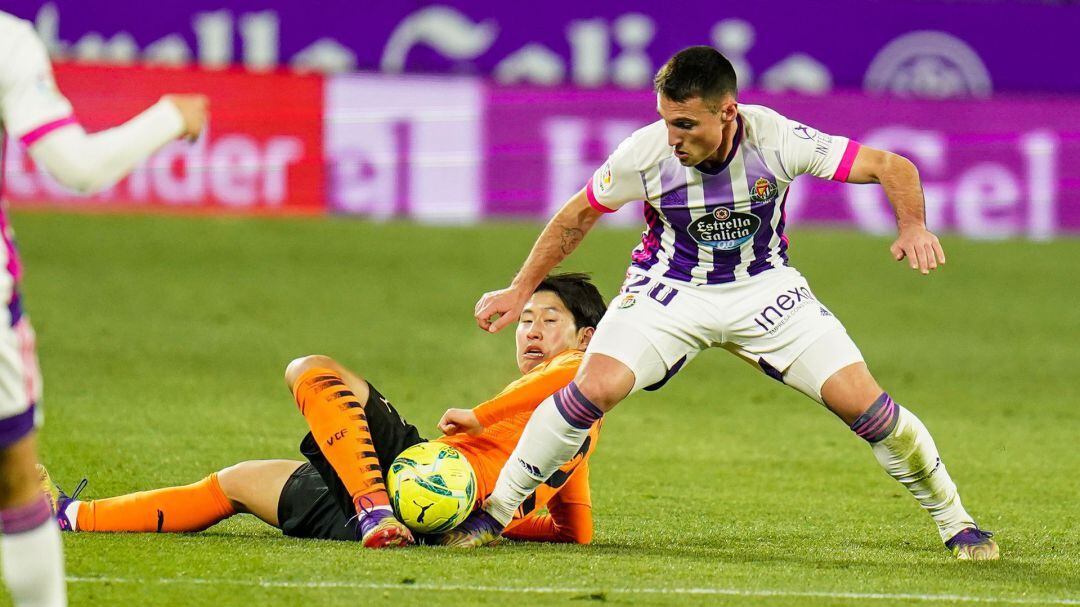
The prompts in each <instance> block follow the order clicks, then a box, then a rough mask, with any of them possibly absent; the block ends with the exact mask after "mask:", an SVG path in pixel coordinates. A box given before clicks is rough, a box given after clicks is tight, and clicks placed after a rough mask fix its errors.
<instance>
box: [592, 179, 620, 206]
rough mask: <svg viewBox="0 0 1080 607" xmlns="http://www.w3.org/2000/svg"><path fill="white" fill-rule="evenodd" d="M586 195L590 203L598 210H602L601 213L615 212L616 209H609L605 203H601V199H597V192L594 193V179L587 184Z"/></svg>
mask: <svg viewBox="0 0 1080 607" xmlns="http://www.w3.org/2000/svg"><path fill="white" fill-rule="evenodd" d="M585 197H586V198H588V199H589V205H590V206H591V207H592V208H594V209H596V210H597V211H600V212H601V213H614V212H615V209H609V208H607V207H605V206H604V205H602V204H600V201H599V200H597V199H596V194H593V191H592V179H590V180H589V183H586V184H585Z"/></svg>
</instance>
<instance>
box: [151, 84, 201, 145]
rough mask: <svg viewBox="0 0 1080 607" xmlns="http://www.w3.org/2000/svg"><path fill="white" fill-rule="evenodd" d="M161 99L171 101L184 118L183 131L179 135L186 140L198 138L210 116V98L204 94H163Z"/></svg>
mask: <svg viewBox="0 0 1080 607" xmlns="http://www.w3.org/2000/svg"><path fill="white" fill-rule="evenodd" d="M162 99H165V100H166V101H170V102H172V104H173V105H175V106H176V109H178V110H180V115H181V116H183V118H184V131H183V132H182V133H180V136H181V137H183V138H185V139H187V140H188V141H195V140H196V139H198V138H199V134H200V133H202V131H203V129H204V128H206V122H207V120H208V119H209V116H210V111H209V110H210V100H209V99H207V97H206V95H165V96H164V97H162Z"/></svg>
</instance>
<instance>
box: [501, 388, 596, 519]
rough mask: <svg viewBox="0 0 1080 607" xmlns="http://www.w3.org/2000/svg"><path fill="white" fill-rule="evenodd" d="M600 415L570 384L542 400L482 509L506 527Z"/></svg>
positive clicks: (564, 459)
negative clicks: (523, 503)
mask: <svg viewBox="0 0 1080 607" xmlns="http://www.w3.org/2000/svg"><path fill="white" fill-rule="evenodd" d="M601 415H603V412H602V411H600V409H599V408H597V407H596V406H595V405H593V404H592V403H591V402H589V401H588V399H586V398H585V397H584V396H583V395H582V394H581V391H580V390H578V388H577V386H576V385H575V384H574V383H573V382H571V383H570V385H568V386H567V387H565V388H563V389H562V390H559V391H558V392H556V393H555V394H553V395H551V396H549V397H547V398H545V399H544V402H542V403H540V406H538V407H537V408H536V410H535V411H533V414H532V417H531V418H530V419H529V423H528V424H526V425H525V430H524V431H523V432H522V433H521V438H520V439H518V444H517V447H516V448H515V449H514V452H513V453H511V454H510V459H508V460H507V461H506V464H505V465H504V466H503V468H502V471H501V472H500V473H499V480H498V482H496V483H495V489H494V490H493V491H492V492H491V495H490V496H489V497H488V499H487V502H485V504H484V510H486V511H487V512H488V514H490V515H491V516H493V517H495V519H496V520H498V521H499V522H500V523H502V524H503V525H506V524H508V523H509V522H510V519H512V518H514V512H516V511H517V509H518V507H519V506H521V503H522V502H524V501H525V499H526V498H528V497H529V496H530V495H532V492H533V491H535V490H536V488H537V487H539V486H540V484H541V483H543V482H544V481H546V480H547V479H548V478H550V477H551V475H552V474H554V473H555V471H556V470H558V469H559V466H562V465H563V464H565V463H566V462H568V461H570V459H571V458H572V457H574V454H576V453H577V452H578V449H580V448H581V445H582V444H583V443H584V442H585V437H587V436H588V435H589V428H590V427H592V425H593V423H594V422H595V421H596V420H598V419H600V416H601Z"/></svg>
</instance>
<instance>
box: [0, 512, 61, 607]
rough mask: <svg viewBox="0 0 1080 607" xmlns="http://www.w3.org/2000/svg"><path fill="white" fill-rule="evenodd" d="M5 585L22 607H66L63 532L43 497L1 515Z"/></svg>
mask: <svg viewBox="0 0 1080 607" xmlns="http://www.w3.org/2000/svg"><path fill="white" fill-rule="evenodd" d="M0 533H3V535H2V536H0V559H2V560H3V573H4V582H5V583H6V584H7V588H8V591H9V592H10V593H11V598H12V600H13V601H14V604H15V605H17V606H19V607H24V606H34V607H38V606H41V607H53V606H57V605H65V604H67V593H66V590H65V588H64V554H63V550H62V547H61V543H60V529H59V528H58V527H57V526H56V521H54V520H53V516H52V510H51V509H50V508H49V502H48V500H47V499H46V498H45V496H44V495H42V496H39V498H38V499H36V500H35V501H33V502H31V503H30V504H28V505H24V506H16V507H12V508H8V509H6V510H2V511H0Z"/></svg>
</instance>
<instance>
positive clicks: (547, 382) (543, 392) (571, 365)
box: [473, 351, 581, 428]
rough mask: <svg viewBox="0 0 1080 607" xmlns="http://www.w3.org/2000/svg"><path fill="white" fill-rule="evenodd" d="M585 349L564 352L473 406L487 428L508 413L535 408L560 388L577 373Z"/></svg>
mask: <svg viewBox="0 0 1080 607" xmlns="http://www.w3.org/2000/svg"><path fill="white" fill-rule="evenodd" d="M580 364H581V353H580V352H576V351H575V352H573V353H572V354H569V355H565V356H564V355H560V356H559V357H558V358H556V359H554V360H552V361H551V364H550V365H548V366H547V367H546V368H545V369H543V370H540V371H535V372H533V373H529V374H528V375H525V376H524V377H522V378H521V379H519V380H517V381H515V382H514V383H512V384H510V385H509V386H507V387H506V388H505V389H503V391H502V392H500V393H499V394H498V396H496V397H495V398H493V399H491V400H489V401H487V402H484V403H481V404H479V405H477V406H476V407H474V408H473V413H475V414H476V419H477V420H478V421H479V422H480V424H481V425H483V426H484V427H485V428H486V427H488V426H490V425H492V424H494V423H496V422H498V421H500V420H503V419H506V418H508V417H512V416H514V415H517V414H518V413H523V412H527V411H532V410H533V409H535V408H536V407H537V405H539V404H540V403H541V402H542V401H543V400H544V399H545V398H547V397H549V396H551V395H552V394H554V393H555V392H558V391H559V390H560V389H561V388H563V387H564V386H566V385H567V384H569V383H570V381H571V380H573V379H574V376H575V375H577V370H578V366H580Z"/></svg>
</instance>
